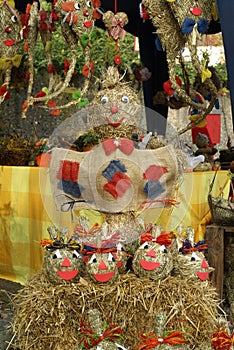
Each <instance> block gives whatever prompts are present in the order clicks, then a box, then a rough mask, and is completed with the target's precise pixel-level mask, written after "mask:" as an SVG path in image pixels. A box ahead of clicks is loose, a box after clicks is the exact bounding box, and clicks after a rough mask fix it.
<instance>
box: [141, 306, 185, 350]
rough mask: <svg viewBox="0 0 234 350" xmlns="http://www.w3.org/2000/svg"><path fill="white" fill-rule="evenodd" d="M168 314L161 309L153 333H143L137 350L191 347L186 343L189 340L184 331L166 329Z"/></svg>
mask: <svg viewBox="0 0 234 350" xmlns="http://www.w3.org/2000/svg"><path fill="white" fill-rule="evenodd" d="M166 321H167V316H166V313H165V312H164V311H160V312H158V313H157V314H156V317H155V330H154V332H152V333H143V334H142V335H141V338H142V342H141V343H140V344H139V346H138V348H137V350H150V349H152V350H153V349H154V350H157V349H158V348H160V349H165V350H166V349H172V348H174V347H175V348H176V349H184V350H185V349H189V346H188V345H186V343H188V341H187V340H186V339H185V334H184V332H181V331H174V330H166V329H165V325H166Z"/></svg>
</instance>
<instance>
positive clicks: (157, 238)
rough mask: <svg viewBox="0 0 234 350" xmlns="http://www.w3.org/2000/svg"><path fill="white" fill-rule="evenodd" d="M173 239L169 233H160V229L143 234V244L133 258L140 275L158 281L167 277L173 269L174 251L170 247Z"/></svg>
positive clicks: (136, 271) (134, 265)
mask: <svg viewBox="0 0 234 350" xmlns="http://www.w3.org/2000/svg"><path fill="white" fill-rule="evenodd" d="M171 243H172V239H171V237H170V235H169V234H167V233H161V234H158V230H157V229H156V232H154V231H153V230H152V229H150V231H148V232H146V233H144V234H142V235H141V245H140V247H139V249H138V250H137V251H136V253H135V255H134V259H133V270H134V272H135V274H136V275H137V276H138V277H148V278H149V279H152V280H155V281H158V280H161V279H164V278H166V277H167V276H168V275H169V274H170V272H171V271H172V269H173V259H172V252H171V251H170V249H168V247H169V246H170V245H171Z"/></svg>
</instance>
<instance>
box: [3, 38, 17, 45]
mask: <svg viewBox="0 0 234 350" xmlns="http://www.w3.org/2000/svg"><path fill="white" fill-rule="evenodd" d="M3 42H4V44H5V45H6V46H12V45H14V43H15V40H13V39H11V40H4V41H3Z"/></svg>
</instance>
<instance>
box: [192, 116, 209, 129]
mask: <svg viewBox="0 0 234 350" xmlns="http://www.w3.org/2000/svg"><path fill="white" fill-rule="evenodd" d="M199 118H201V114H193V115H191V116H190V117H189V119H190V120H191V121H192V122H196V121H197V119H199ZM206 124H207V121H206V118H204V119H203V120H202V121H201V122H200V123H199V124H197V125H196V126H197V127H198V128H204V126H206Z"/></svg>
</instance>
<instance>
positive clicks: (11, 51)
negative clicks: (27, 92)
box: [0, 0, 23, 103]
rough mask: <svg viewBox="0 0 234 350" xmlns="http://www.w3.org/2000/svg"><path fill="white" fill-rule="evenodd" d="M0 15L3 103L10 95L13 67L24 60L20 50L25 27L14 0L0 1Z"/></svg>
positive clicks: (0, 96) (0, 91) (1, 90)
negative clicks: (23, 27)
mask: <svg viewBox="0 0 234 350" xmlns="http://www.w3.org/2000/svg"><path fill="white" fill-rule="evenodd" d="M0 17H1V25H0V33H1V45H0V103H2V102H4V101H6V100H7V99H8V98H9V97H10V93H9V91H8V89H9V85H10V82H11V72H12V68H13V67H16V68H18V67H19V66H20V63H21V60H22V55H21V54H19V52H20V48H21V43H22V41H23V38H22V30H23V29H22V24H21V20H20V15H19V13H18V11H17V10H16V9H15V2H14V1H13V0H10V1H5V0H4V1H0Z"/></svg>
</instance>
